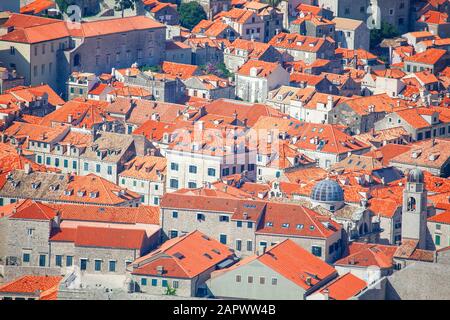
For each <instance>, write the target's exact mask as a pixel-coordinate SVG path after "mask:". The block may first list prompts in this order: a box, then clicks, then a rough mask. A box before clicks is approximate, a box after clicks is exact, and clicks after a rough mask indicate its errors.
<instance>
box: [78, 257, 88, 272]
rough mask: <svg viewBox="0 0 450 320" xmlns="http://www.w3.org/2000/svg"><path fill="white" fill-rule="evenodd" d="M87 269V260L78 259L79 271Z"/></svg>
mask: <svg viewBox="0 0 450 320" xmlns="http://www.w3.org/2000/svg"><path fill="white" fill-rule="evenodd" d="M86 269H87V259H80V270H81V271H84V270H86Z"/></svg>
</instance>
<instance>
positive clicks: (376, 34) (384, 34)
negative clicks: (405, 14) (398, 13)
mask: <svg viewBox="0 0 450 320" xmlns="http://www.w3.org/2000/svg"><path fill="white" fill-rule="evenodd" d="M399 35H400V34H399V32H398V31H397V29H396V28H395V26H393V25H392V24H389V23H387V22H384V21H383V22H381V28H380V29H372V30H370V48H371V49H375V48H376V47H377V46H378V45H379V44H380V43H381V41H383V40H384V39H390V38H395V37H398V36H399Z"/></svg>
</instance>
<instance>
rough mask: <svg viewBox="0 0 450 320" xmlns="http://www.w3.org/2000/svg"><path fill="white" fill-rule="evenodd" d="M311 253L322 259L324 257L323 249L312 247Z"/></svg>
mask: <svg viewBox="0 0 450 320" xmlns="http://www.w3.org/2000/svg"><path fill="white" fill-rule="evenodd" d="M311 253H312V254H313V255H315V256H316V257H321V256H322V247H318V246H312V248H311Z"/></svg>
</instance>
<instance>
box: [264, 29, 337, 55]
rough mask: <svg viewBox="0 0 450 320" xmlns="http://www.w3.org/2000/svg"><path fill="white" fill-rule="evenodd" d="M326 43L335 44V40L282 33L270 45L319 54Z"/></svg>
mask: <svg viewBox="0 0 450 320" xmlns="http://www.w3.org/2000/svg"><path fill="white" fill-rule="evenodd" d="M326 42H329V43H333V44H334V40H333V39H331V38H325V39H324V38H315V37H309V36H302V35H300V34H296V33H291V34H289V33H284V32H280V33H279V34H277V35H275V36H274V37H273V38H272V39H271V40H270V41H269V44H270V45H272V46H274V47H279V48H284V49H291V50H299V51H307V52H318V51H319V50H320V49H321V48H322V46H323V45H324V44H325V43H326Z"/></svg>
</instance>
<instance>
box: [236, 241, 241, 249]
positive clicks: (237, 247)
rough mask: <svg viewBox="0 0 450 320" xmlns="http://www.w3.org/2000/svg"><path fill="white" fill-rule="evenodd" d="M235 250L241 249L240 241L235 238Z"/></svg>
mask: <svg viewBox="0 0 450 320" xmlns="http://www.w3.org/2000/svg"><path fill="white" fill-rule="evenodd" d="M236 250H237V251H241V250H242V241H241V240H236Z"/></svg>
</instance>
